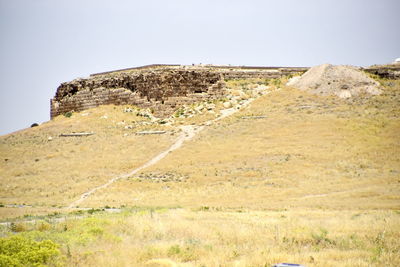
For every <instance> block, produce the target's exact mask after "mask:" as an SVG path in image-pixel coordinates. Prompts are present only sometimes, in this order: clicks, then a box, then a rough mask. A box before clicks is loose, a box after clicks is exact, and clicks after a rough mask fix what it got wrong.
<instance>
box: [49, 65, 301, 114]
mask: <svg viewBox="0 0 400 267" xmlns="http://www.w3.org/2000/svg"><path fill="white" fill-rule="evenodd" d="M306 70H307V68H255V67H247V68H242V67H227V66H225V67H215V66H208V67H199V66H194V67H192V66H178V65H170V66H164V65H154V66H153V65H151V66H145V67H143V68H135V69H125V70H120V71H114V72H106V73H99V74H93V75H91V76H90V77H89V78H85V79H76V80H73V81H71V82H65V83H62V84H61V85H60V86H59V87H58V88H57V92H56V95H55V97H54V98H53V99H51V101H50V106H51V112H50V115H51V118H53V117H55V116H57V115H60V114H64V113H66V112H69V111H75V112H79V111H82V110H86V109H89V108H93V107H97V106H99V105H106V104H115V105H125V104H129V105H136V106H139V107H141V108H151V109H152V110H154V113H155V115H156V116H160V117H165V116H169V115H170V114H172V113H173V112H174V110H176V109H177V108H178V107H179V106H181V105H183V104H188V103H193V102H198V101H202V100H208V99H217V98H221V97H222V96H223V95H224V94H225V86H224V80H225V79H247V78H263V79H271V78H280V77H282V76H283V75H288V74H292V73H299V72H304V71H306Z"/></svg>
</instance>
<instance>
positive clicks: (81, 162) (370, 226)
mask: <svg viewBox="0 0 400 267" xmlns="http://www.w3.org/2000/svg"><path fill="white" fill-rule="evenodd" d="M107 75H108V74H107ZM292 75H297V74H292ZM373 77H374V78H375V79H376V80H377V81H378V82H379V83H380V85H381V86H382V93H381V94H380V95H375V96H371V97H362V98H347V99H341V98H338V97H335V96H321V95H314V94H311V93H310V92H307V91H301V90H298V89H295V88H292V87H290V86H286V85H285V84H286V82H287V80H288V78H289V77H287V76H282V77H279V78H270V79H266V78H247V79H224V80H223V83H224V88H225V89H224V90H226V91H225V92H224V95H222V96H220V97H216V98H212V99H202V100H201V101H197V102H190V103H185V104H183V105H182V106H181V107H180V108H178V109H176V110H175V111H174V112H173V113H172V114H170V115H169V116H163V117H157V116H155V114H153V113H152V111H151V110H150V108H140V107H138V106H133V105H127V104H123V105H102V106H98V107H94V108H89V109H85V110H82V111H77V112H68V113H65V114H62V115H59V116H56V117H55V118H54V119H53V120H51V121H49V122H46V123H44V124H42V125H40V126H38V127H34V128H30V129H27V130H24V131H20V132H18V133H14V134H10V135H6V136H2V137H0V148H1V149H0V159H1V161H0V168H1V170H2V171H1V181H2V186H1V189H0V192H1V193H0V196H1V200H0V202H1V203H2V206H3V207H1V208H0V215H1V217H2V219H3V221H6V222H9V221H10V220H15V221H16V222H18V221H20V223H16V224H14V225H17V226H21V227H22V231H19V232H21V236H24V237H25V238H37V239H43V238H49V239H51V240H53V241H54V242H57V243H59V244H60V246H61V252H62V254H63V255H65V256H66V259H65V261H64V262H67V264H68V265H74V264H78V265H93V266H106V265H112V266H116V265H118V266H129V265H132V264H133V265H138V266H143V265H145V264H147V265H146V266H216V265H223V266H225V265H226V266H270V264H272V263H277V262H280V261H292V262H299V263H303V264H305V265H307V266H322V265H324V266H338V265H341V266H370V265H373V264H378V263H379V264H389V265H390V264H394V263H400V259H399V257H398V256H397V255H398V252H399V243H398V240H399V236H398V233H399V230H400V229H399V225H400V224H399V220H400V215H399V212H398V211H399V208H400V205H399V204H400V194H399V193H400V183H399V182H400V180H399V179H400V169H399V166H400V144H399V142H400V138H399V137H400V136H399V133H400V117H399V116H400V108H399V106H398V103H399V102H400V81H399V80H395V79H382V78H379V77H378V76H373ZM73 132H76V133H81V132H85V133H93V134H92V135H88V136H81V137H76V136H75V137H74V136H72V137H62V136H60V135H61V134H67V133H73ZM143 132H145V133H146V132H147V133H152V132H153V133H159V134H140V133H143ZM179 140H182V142H180V141H179ZM175 144H178V145H179V147H178V146H177V145H175ZM174 145H175V146H174ZM171 148H173V149H172V150H171ZM169 151H170V152H169ZM164 152H165V153H164ZM168 152H169V153H168ZM163 153H164V154H163ZM161 154H162V155H163V157H161V158H160V160H159V161H157V162H152V164H149V165H148V167H146V168H143V169H139V170H138V171H137V172H134V173H132V170H135V169H138V168H140V167H141V166H143V165H145V164H146V163H149V161H151V160H152V159H153V158H154V157H156V156H157V155H161ZM130 173H132V175H130ZM113 178H118V179H116V180H114V181H112V182H111V183H108V182H109V181H110V180H112V179H113ZM105 184H106V185H107V186H104V187H102V188H99V189H98V190H96V191H94V192H92V193H90V194H88V192H90V191H91V190H92V189H93V188H96V187H99V186H102V185H105ZM82 197H83V198H82ZM80 199H81V201H78V200H80ZM77 201H78V202H77ZM14 205H15V206H14ZM86 209H89V211H90V212H86V213H85V211H84V210H86ZM103 209H104V210H103ZM79 210H80V211H79ZM54 212H56V213H60V214H61V216H59V217H61V218H62V217H65V218H66V219H65V221H63V220H59V221H57V220H53V221H52V220H51V219H50V220H48V222H46V223H44V222H43V223H44V225H47V226H45V227H44V228H43V227H42V228H40V224H39V223H38V224H29V223H24V222H23V221H24V219H23V216H24V215H25V216H26V218H29V219H33V220H37V219H38V218H39V217H35V216H38V215H46V214H52V213H54ZM71 212H75V213H72V215H71ZM109 212H117V213H115V214H110V213H109ZM74 214H75V215H74ZM77 214H78V215H77ZM19 216H20V217H19ZM74 216H75V217H74ZM76 216H82V217H81V218H76ZM17 217H19V218H17ZM53 217H54V216H53ZM55 217H58V216H57V214H56V215H55ZM42 218H52V217H40V218H39V219H42ZM45 220H46V219H45ZM6 226H7V224H6ZM6 226H4V228H2V232H3V236H4V235H8V233H9V231H10V230H9V229H10V228H9V227H8V226H7V227H8V228H7V227H6ZM7 229H8V230H7ZM40 229H41V230H40ZM64 229H66V230H65V231H64ZM11 230H12V231H13V230H15V229H11ZM35 230H36V232H35ZM7 231H8V232H7ZM37 231H39V232H37ZM14 232H15V231H14ZM33 232H35V234H33ZM35 235H36V237H35ZM32 236H33V237H32ZM72 236H81V239H79V238H77V237H72ZM162 264H164V265H162ZM174 264H176V265H174ZM224 264H225V265H224Z"/></svg>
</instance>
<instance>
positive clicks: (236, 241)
mask: <svg viewBox="0 0 400 267" xmlns="http://www.w3.org/2000/svg"><path fill="white" fill-rule="evenodd" d="M399 219H400V215H399V213H398V212H392V211H363V212H354V211H347V210H342V211H321V210H307V209H304V210H281V211H248V210H243V209H242V210H234V211H226V210H211V209H207V208H205V207H203V209H202V210H200V211H190V210H185V209H169V210H167V209H157V208H155V209H147V210H146V209H133V210H132V209H125V210H124V211H123V212H122V213H121V214H114V215H110V214H108V215H107V214H103V213H101V214H99V215H92V216H90V217H88V218H84V219H74V218H73V217H72V218H71V217H69V218H68V219H67V220H66V221H62V222H55V223H52V222H50V223H45V222H37V223H36V224H25V225H18V226H19V229H23V230H22V231H25V232H22V233H20V235H22V236H25V237H36V238H39V239H44V238H50V239H52V240H54V241H55V242H58V243H59V244H61V248H62V250H63V251H64V253H65V255H66V265H67V266H76V265H79V266H271V265H272V264H274V263H279V262H295V263H302V264H304V265H307V266H309V267H310V266H349V267H350V266H351V267H354V266H397V265H398V264H399V263H400V257H399V255H400V253H399V252H400V246H399V242H398V240H399V238H400V235H399V233H400V224H399ZM2 231H3V234H4V232H5V231H7V230H6V229H4V228H2Z"/></svg>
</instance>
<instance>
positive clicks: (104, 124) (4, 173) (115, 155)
mask: <svg viewBox="0 0 400 267" xmlns="http://www.w3.org/2000/svg"><path fill="white" fill-rule="evenodd" d="M123 109H124V107H122V106H119V107H116V106H103V107H101V108H97V109H92V110H88V111H85V112H81V113H76V114H75V113H74V114H73V115H72V117H71V118H67V117H64V116H59V117H57V118H55V119H54V121H49V122H47V123H44V124H43V125H40V126H39V127H34V128H30V129H27V130H23V131H21V132H18V133H15V134H9V135H5V136H2V137H1V138H0V159H1V160H0V170H1V172H0V173H1V174H0V178H1V187H0V202H1V203H3V204H13V203H17V204H22V203H25V204H30V205H35V206H51V205H52V206H63V205H68V204H69V203H70V202H72V201H73V200H74V199H75V198H77V197H78V196H79V195H81V194H83V193H84V192H85V191H87V190H89V189H91V188H92V187H94V186H96V185H100V184H103V183H105V182H106V181H107V180H109V179H110V177H113V176H116V175H119V174H122V173H125V172H128V171H129V170H131V169H134V168H136V167H138V166H140V165H142V164H143V163H145V162H146V161H147V160H148V159H149V158H152V157H153V156H154V155H156V154H158V153H159V151H162V150H165V149H166V148H167V147H168V146H169V145H170V143H172V142H173V140H174V139H176V137H175V135H172V134H168V135H162V136H146V137H144V136H137V135H135V132H137V131H141V130H146V129H153V128H157V129H167V130H169V129H168V126H160V125H157V126H153V125H143V124H139V123H138V122H140V121H144V122H147V121H149V119H148V118H144V117H141V116H136V114H135V113H124V112H123ZM135 122H136V123H135ZM126 126H132V127H135V128H133V129H125V127H126ZM71 132H95V134H94V135H92V136H88V137H60V136H59V135H60V134H62V133H71ZM49 137H51V139H52V140H49Z"/></svg>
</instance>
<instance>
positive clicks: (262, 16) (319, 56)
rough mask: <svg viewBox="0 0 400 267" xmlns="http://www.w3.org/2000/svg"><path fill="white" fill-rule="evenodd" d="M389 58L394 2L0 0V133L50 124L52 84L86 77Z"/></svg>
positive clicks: (398, 38) (395, 42) (397, 22)
mask: <svg viewBox="0 0 400 267" xmlns="http://www.w3.org/2000/svg"><path fill="white" fill-rule="evenodd" d="M398 57H400V1H399V0H301V1H300V0H275V1H270V0H264V1H262V0H241V1H239V0H213V1H212V0H198V1H194V0H168V1H167V0H146V1H145V0H143V1H138V0H131V1H128V0H126V1H124V0H113V1H101V0H65V1H61V0H0V101H1V102H0V134H6V133H9V132H12V131H15V130H19V129H22V128H26V127H29V126H30V125H31V124H32V123H34V122H37V123H41V122H44V121H47V120H49V113H50V112H49V110H50V104H49V102H50V101H49V99H50V98H52V97H53V96H54V94H55V92H56V88H57V87H58V85H59V84H60V83H61V82H64V81H70V80H72V79H75V78H78V77H86V76H88V75H89V74H90V73H95V72H101V71H108V70H113V69H119V68H127V67H134V66H140V65H147V64H153V63H166V64H167V63H173V64H192V63H196V64H197V63H203V64H232V65H262V66H313V65H318V64H322V63H332V64H351V65H357V66H368V65H372V64H383V63H390V62H392V61H393V60H394V59H395V58H398Z"/></svg>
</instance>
